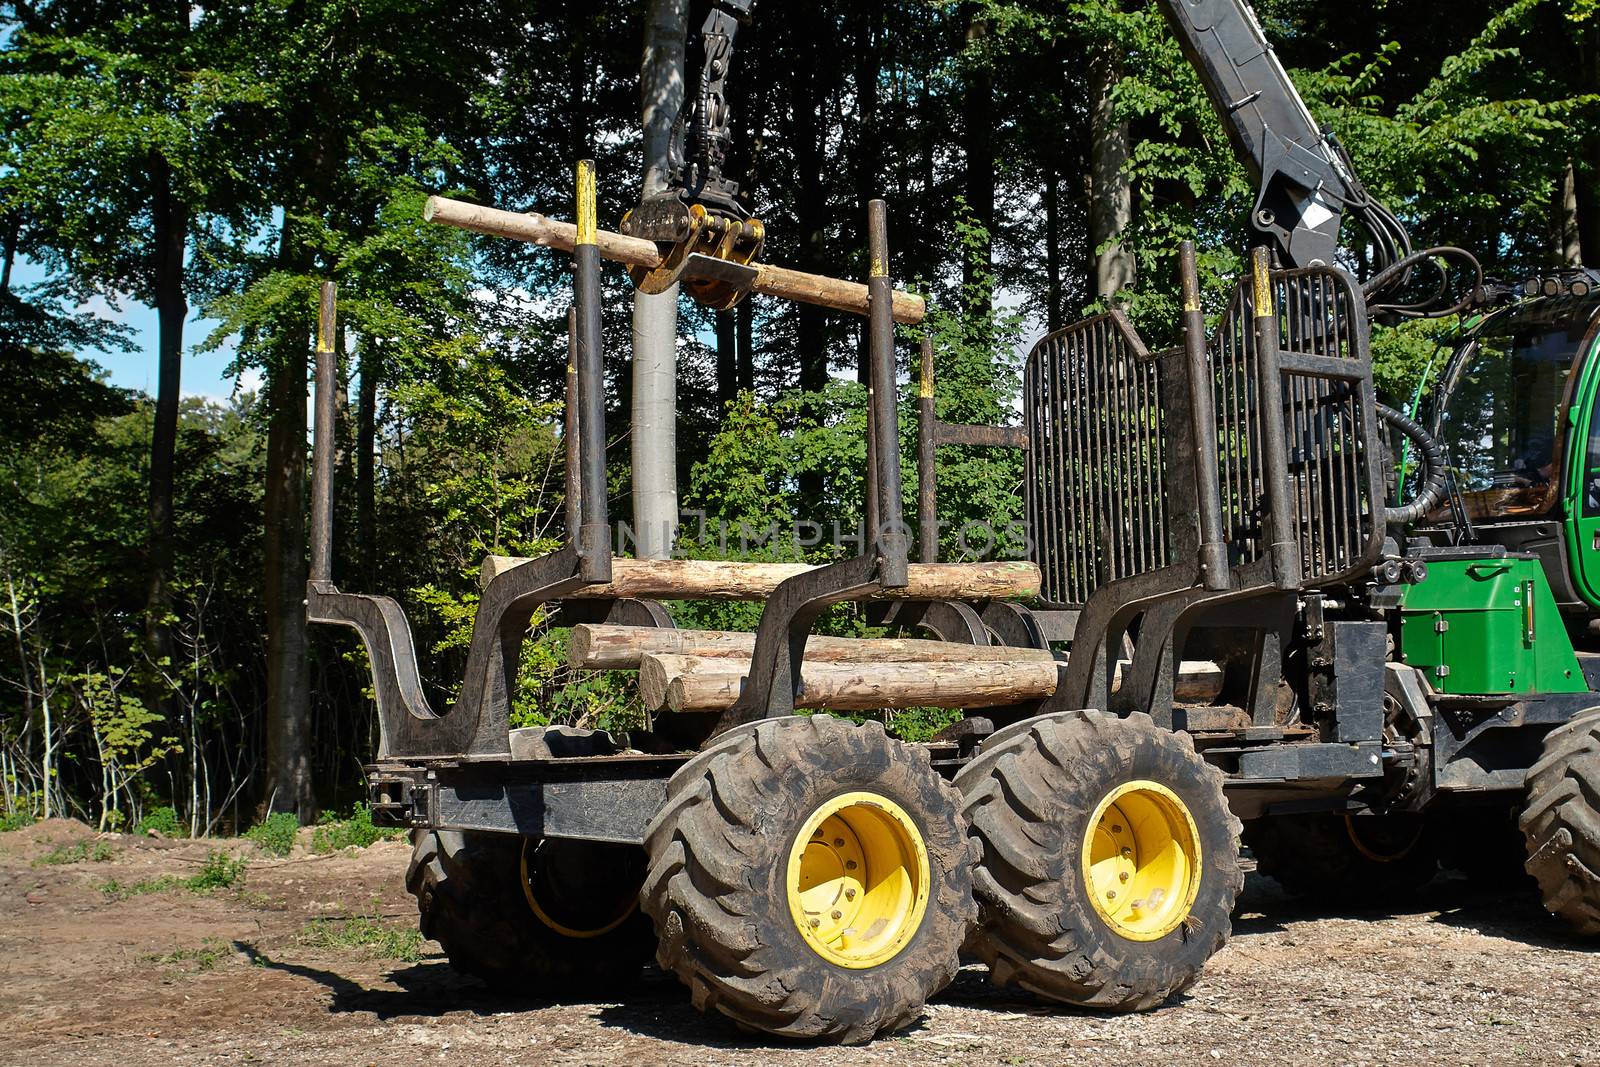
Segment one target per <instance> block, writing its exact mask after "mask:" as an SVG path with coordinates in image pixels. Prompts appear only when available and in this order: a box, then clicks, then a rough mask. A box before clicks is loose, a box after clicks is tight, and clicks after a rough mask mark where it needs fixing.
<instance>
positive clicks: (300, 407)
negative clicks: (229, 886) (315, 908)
mask: <svg viewBox="0 0 1600 1067" xmlns="http://www.w3.org/2000/svg"><path fill="white" fill-rule="evenodd" d="M273 357H274V358H273V365H272V367H271V368H270V369H269V372H268V376H267V403H268V407H269V411H270V412H271V414H270V416H269V421H268V423H267V490H266V502H265V503H266V518H267V530H266V544H265V548H266V611H267V768H266V770H267V777H266V782H265V783H264V799H265V802H266V807H267V810H269V811H292V812H295V813H296V814H297V815H298V816H299V817H300V821H301V822H302V823H307V822H310V821H311V820H312V819H313V818H314V817H315V815H316V799H315V796H314V794H313V791H312V781H311V761H310V757H309V748H310V743H311V738H310V727H311V722H310V709H309V703H310V688H309V679H310V671H309V665H308V663H307V661H306V647H307V646H306V614H305V606H304V601H305V595H306V576H307V570H306V517H305V502H306V487H305V466H306V373H307V358H306V335H305V333H304V331H303V330H298V329H294V328H291V327H288V326H287V325H286V326H285V328H284V329H283V330H282V331H281V335H280V339H279V342H278V344H277V346H276V351H275V352H274V353H273Z"/></svg>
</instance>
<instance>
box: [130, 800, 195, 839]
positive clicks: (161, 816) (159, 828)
mask: <svg viewBox="0 0 1600 1067" xmlns="http://www.w3.org/2000/svg"><path fill="white" fill-rule="evenodd" d="M133 829H134V832H135V833H140V834H146V833H149V832H150V831H151V830H154V831H155V832H156V833H158V834H160V835H161V836H162V837H182V836H184V827H183V826H181V825H180V824H179V823H178V812H177V809H176V808H174V807H172V806H171V805H170V804H169V805H167V806H166V807H160V808H154V809H152V810H150V811H147V812H145V814H144V818H142V819H140V820H139V825H137V826H135V827H134V828H133Z"/></svg>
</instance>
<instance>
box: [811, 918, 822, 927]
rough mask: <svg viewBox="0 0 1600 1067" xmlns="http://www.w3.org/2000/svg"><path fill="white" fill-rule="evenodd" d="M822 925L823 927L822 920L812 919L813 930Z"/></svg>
mask: <svg viewBox="0 0 1600 1067" xmlns="http://www.w3.org/2000/svg"><path fill="white" fill-rule="evenodd" d="M821 925H822V920H821V919H812V920H811V927H812V929H815V928H817V927H819V926H821Z"/></svg>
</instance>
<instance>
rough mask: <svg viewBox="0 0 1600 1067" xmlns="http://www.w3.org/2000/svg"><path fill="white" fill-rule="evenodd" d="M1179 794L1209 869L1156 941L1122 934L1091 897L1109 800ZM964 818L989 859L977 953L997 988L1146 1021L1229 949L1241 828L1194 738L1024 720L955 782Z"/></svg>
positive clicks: (980, 875)
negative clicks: (1090, 838)
mask: <svg viewBox="0 0 1600 1067" xmlns="http://www.w3.org/2000/svg"><path fill="white" fill-rule="evenodd" d="M1138 781H1147V782H1153V783H1157V784H1159V785H1160V786H1162V787H1165V788H1166V789H1168V790H1170V791H1171V792H1172V793H1173V794H1174V795H1175V796H1176V797H1177V798H1178V799H1179V800H1180V801H1181V802H1182V804H1183V806H1184V807H1186V808H1187V809H1188V812H1189V814H1190V816H1191V818H1192V820H1193V824H1194V831H1195V834H1196V836H1197V838H1198V845H1199V849H1200V863H1199V864H1198V865H1197V867H1196V868H1195V870H1196V871H1197V877H1198V885H1197V888H1196V889H1195V892H1194V899H1193V903H1192V905H1191V906H1190V907H1189V909H1188V912H1187V914H1185V915H1184V917H1183V919H1182V921H1181V922H1179V923H1178V924H1177V925H1176V927H1175V928H1173V929H1171V930H1170V932H1167V933H1165V934H1162V935H1160V936H1159V937H1157V938H1156V939H1154V940H1133V939H1129V938H1127V937H1124V936H1122V935H1121V934H1119V933H1118V932H1117V931H1116V930H1114V929H1113V928H1112V927H1111V925H1109V923H1108V922H1107V921H1106V920H1105V918H1104V917H1103V915H1102V913H1101V911H1100V910H1099V909H1097V908H1096V907H1095V905H1094V903H1093V901H1091V900H1090V899H1089V897H1090V892H1091V891H1090V889H1089V886H1088V882H1087V880H1086V876H1085V874H1084V873H1083V866H1082V862H1081V858H1082V856H1083V842H1084V839H1085V836H1086V834H1088V833H1089V832H1090V822H1091V819H1092V817H1093V816H1094V814H1095V813H1096V811H1097V810H1099V809H1100V808H1101V805H1102V801H1103V800H1104V799H1105V798H1107V797H1109V796H1111V795H1112V793H1113V792H1114V791H1115V790H1117V789H1118V788H1119V787H1121V786H1123V785H1124V784H1125V783H1130V782H1138ZM955 784H956V786H957V788H959V789H960V790H961V792H962V814H963V815H964V816H965V817H966V819H967V822H968V824H969V825H970V827H971V832H972V834H973V836H974V838H976V839H977V840H978V841H979V842H980V843H981V844H982V848H983V857H982V860H981V861H980V865H979V869H978V872H977V875H976V877H975V879H974V889H975V892H976V894H977V897H978V902H979V907H980V923H979V927H978V930H977V932H976V933H975V935H974V937H973V939H972V941H971V943H970V947H971V948H972V950H973V951H975V952H976V954H977V955H978V956H979V957H980V958H981V959H982V960H983V961H984V962H985V963H986V964H988V966H989V970H990V974H991V977H992V978H993V980H994V981H995V983H996V984H998V985H1001V986H1017V987H1020V988H1023V989H1027V990H1030V991H1032V992H1034V993H1036V994H1038V995H1040V996H1043V997H1047V998H1049V999H1052V1000H1060V1001H1065V1002H1067V1003H1070V1004H1076V1005H1081V1006H1085V1007H1092V1008H1097V1009H1100V1010H1106V1011H1143V1010H1145V1009H1148V1008H1152V1007H1155V1006H1156V1005H1158V1004H1160V1003H1161V1002H1162V1001H1164V1000H1166V999H1167V998H1168V997H1170V996H1172V995H1173V994H1175V993H1179V992H1182V991H1183V990H1185V989H1187V988H1189V987H1190V986H1191V985H1193V984H1194V982H1195V980H1196V979H1197V978H1198V976H1199V974H1200V971H1201V968H1202V967H1203V966H1204V965H1205V962H1206V961H1207V960H1208V959H1210V958H1211V956H1212V955H1213V954H1214V953H1216V952H1217V950H1218V949H1220V948H1222V946H1223V945H1224V944H1225V943H1226V942H1227V940H1228V936H1229V933H1230V932H1231V930H1232V923H1231V919H1230V913H1231V912H1232V910H1233V904H1234V899H1235V898H1236V897H1237V896H1238V893H1239V890H1240V888H1241V887H1242V885H1243V882H1244V876H1243V874H1242V872H1241V869H1240V866H1239V852H1238V834H1239V829H1240V826H1239V821H1238V820H1237V819H1235V818H1234V817H1233V815H1232V813H1231V812H1230V811H1229V810H1228V807H1227V802H1226V800H1225V799H1224V797H1223V793H1222V775H1221V772H1219V771H1218V770H1216V769H1215V768H1214V767H1211V766H1210V765H1208V764H1207V763H1206V762H1205V761H1204V760H1202V759H1200V758H1199V757H1198V756H1197V755H1195V752H1194V747H1193V743H1192V742H1191V741H1190V740H1189V738H1188V736H1187V735H1183V734H1174V733H1172V732H1171V731H1169V730H1164V729H1161V728H1159V727H1157V726H1155V724H1154V723H1153V722H1152V721H1151V720H1150V718H1149V717H1148V716H1146V715H1134V716H1130V717H1129V718H1127V719H1118V718H1114V717H1110V716H1106V715H1102V714H1101V713H1100V712H1097V711H1084V712H1070V713H1066V714H1062V715H1049V716H1041V717H1039V718H1036V719H1029V720H1025V721H1024V722H1021V723H1017V724H1015V725H1014V726H1011V727H1008V728H1007V729H1005V730H1003V731H1001V732H999V733H997V734H995V735H994V736H993V737H992V738H990V739H989V740H988V741H987V742H985V744H984V746H983V750H982V751H981V752H980V754H979V755H978V757H977V758H976V759H974V760H973V761H972V762H971V763H969V764H968V765H967V766H966V767H963V768H962V769H961V771H960V772H959V773H958V774H957V775H956V779H955Z"/></svg>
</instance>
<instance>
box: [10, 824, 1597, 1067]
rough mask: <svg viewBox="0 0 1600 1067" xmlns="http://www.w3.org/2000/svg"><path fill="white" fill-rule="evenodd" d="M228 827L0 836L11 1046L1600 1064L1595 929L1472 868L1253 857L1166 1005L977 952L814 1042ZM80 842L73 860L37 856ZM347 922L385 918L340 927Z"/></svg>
mask: <svg viewBox="0 0 1600 1067" xmlns="http://www.w3.org/2000/svg"><path fill="white" fill-rule="evenodd" d="M80 842H81V843H83V847H84V850H85V852H86V854H85V855H83V856H82V857H81V858H79V857H78V856H77V854H76V853H75V852H72V851H70V850H72V849H73V847H74V846H75V845H77V844H78V843H80ZM97 844H100V845H102V846H103V847H99V848H98V849H97V848H96V845H97ZM222 847H223V848H225V849H226V850H227V851H229V852H230V853H234V854H237V855H239V856H243V857H247V858H248V860H249V866H248V868H247V870H246V871H245V873H244V875H243V878H242V880H241V882H239V883H237V884H235V885H234V886H233V887H232V888H226V889H217V890H212V891H210V892H207V893H198V892H195V891H194V890H192V889H190V888H188V887H186V886H185V885H183V884H181V882H180V881H179V880H182V879H188V878H190V877H192V876H193V875H194V874H196V873H197V872H198V871H199V870H200V869H201V867H202V865H203V864H204V862H205V860H206V857H207V852H208V846H207V845H206V844H204V843H195V842H170V841H158V840H149V839H135V838H131V837H119V836H116V835H103V836H98V837H97V836H95V835H94V834H93V833H92V832H91V831H90V830H89V829H88V828H87V827H84V826H82V825H81V824H78V823H73V822H66V821H60V820H56V821H52V822H49V823H41V824H38V825H36V826H33V827H29V828H28V829H25V830H20V831H15V832H12V833H9V834H0V975H3V978H4V980H3V982H0V1034H3V1036H0V1064H17V1065H28V1067H43V1065H50V1064H73V1065H84V1067H90V1065H108V1067H110V1065H114V1067H145V1065H156V1064H160V1065H167V1064H175V1063H177V1064H238V1063H273V1064H319V1065H320V1064H395V1063H472V1064H474V1065H478V1067H486V1065H490V1064H501V1063H506V1064H541V1065H542V1064H610V1063H627V1064H629V1065H630V1067H646V1065H653V1064H707V1065H721V1064H757V1063H759V1064H768V1063H772V1064H800V1063H804V1064H807V1065H822V1064H876V1063H893V1064H896V1065H918V1064H974V1065H977V1064H1077V1063H1084V1064H1102V1063H1103V1064H1116V1065H1117V1067H1126V1065H1130V1064H1146V1063H1148V1064H1174V1063H1182V1064H1193V1063H1271V1064H1302V1063H1304V1064H1377V1063H1405V1064H1487V1063H1513V1062H1524V1061H1526V1062H1534V1061H1537V1062H1539V1063H1541V1064H1545V1065H1550V1064H1596V1065H1600V956H1597V955H1596V951H1595V949H1596V947H1600V946H1595V945H1593V944H1588V945H1585V944H1583V943H1579V942H1574V941H1570V940H1568V939H1566V938H1565V936H1564V935H1563V933H1562V931H1561V929H1560V928H1559V927H1558V926H1557V925H1556V924H1555V923H1554V921H1553V920H1550V919H1549V918H1548V917H1547V916H1545V915H1544V913H1543V912H1542V911H1541V910H1540V909H1539V908H1538V906H1537V903H1536V902H1535V901H1534V900H1533V899H1532V897H1531V896H1530V895H1529V894H1528V893H1526V892H1513V893H1509V894H1494V893H1486V892H1474V891H1473V890H1472V889H1471V887H1469V886H1467V885H1466V883H1464V882H1462V881H1459V880H1456V881H1446V882H1443V883H1440V884H1437V885H1435V886H1434V887H1432V888H1431V889H1430V890H1429V895H1428V896H1427V897H1425V898H1424V899H1423V900H1422V901H1419V902H1418V903H1417V904H1416V905H1414V906H1413V907H1414V908H1415V909H1417V910H1410V909H1408V910H1406V911H1404V912H1403V913H1400V914H1394V915H1382V916H1329V915H1324V914H1315V913H1310V912H1307V911H1304V910H1302V909H1299V908H1297V907H1295V906H1294V905H1292V904H1291V903H1290V902H1288V901H1286V900H1285V899H1284V898H1283V896H1282V894H1281V893H1280V892H1279V891H1278V890H1277V887H1276V886H1275V885H1274V883H1272V882H1271V881H1270V880H1269V879H1265V878H1260V877H1257V876H1255V875H1252V876H1251V877H1250V879H1249V882H1248V884H1247V886H1246V890H1245V896H1244V899H1243V900H1242V902H1241V907H1240V910H1239V914H1238V915H1237V916H1236V918H1235V922H1234V939H1233V942H1232V943H1231V944H1230V945H1229V946H1228V947H1227V948H1226V949H1225V950H1223V952H1222V953H1220V954H1219V955H1218V956H1217V957H1216V958H1215V959H1214V960H1213V961H1212V963H1211V966H1210V968H1209V969H1208V971H1207V973H1206V976H1205V977H1204V978H1203V979H1202V980H1201V982H1200V984H1199V985H1198V986H1196V987H1195V989H1194V990H1192V991H1191V993H1190V994H1189V995H1187V996H1185V997H1183V998H1181V999H1178V1000H1175V1001H1173V1002H1171V1003H1169V1004H1167V1005H1165V1006H1163V1007H1162V1008H1160V1009H1159V1010H1157V1011H1154V1012H1150V1013H1148V1014H1145V1015H1138V1016H1099V1015H1092V1014H1086V1013H1080V1012H1076V1011H1072V1010H1069V1009H1063V1008H1060V1007H1057V1006H1052V1005H1047V1004H1043V1003H1040V1002H1039V1001H1036V1000H1034V999H1032V998H1030V997H1021V996H1016V995H1013V994H1009V993H1005V992H1001V991H998V990H996V989H994V988H993V987H992V986H990V985H989V983H988V980H987V976H986V974H985V972H984V970H983V969H982V968H980V967H969V968H967V969H966V970H965V971H963V972H962V974H961V975H960V977H959V978H958V979H957V980H956V982H955V984H954V985H952V986H951V987H950V988H949V989H947V990H946V991H945V992H944V993H943V994H941V995H940V996H939V997H938V998H937V999H936V1000H935V1001H934V1002H933V1003H931V1004H930V1005H928V1009H927V1013H926V1015H925V1017H924V1018H923V1019H922V1021H921V1022H920V1023H919V1024H918V1025H916V1026H915V1027H913V1028H912V1029H910V1030H908V1031H906V1032H904V1033H902V1034H899V1035H896V1036H894V1037H891V1038H886V1039H882V1040H879V1041H877V1042H874V1043H873V1044H871V1045H868V1046H866V1047H863V1048H852V1049H837V1048H820V1049H818V1048H806V1047H801V1046H794V1045H787V1044H771V1043H768V1042H765V1041H762V1040H761V1039H758V1038H751V1037H749V1036H747V1035H743V1034H741V1033H739V1032H737V1031H736V1030H734V1029H733V1027H732V1026H731V1025H729V1024H727V1023H725V1022H724V1021H722V1020H720V1019H719V1018H709V1017H705V1016H701V1015H699V1014H698V1013H697V1012H695V1011H694V1010H693V1009H692V1008H691V1007H690V1005H689V999H688V995H687V993H686V992H685V991H684V990H683V988H682V987H681V986H679V984H678V983H677V982H676V980H674V979H672V978H671V977H670V976H666V975H662V974H660V973H658V972H654V971H651V972H649V973H647V974H646V976H645V978H644V980H643V981H642V983H641V984H640V985H639V987H638V988H637V989H634V990H630V991H628V993H627V996H626V999H625V1000H623V1001H622V1002H620V1003H587V1002H584V1003H549V1002H528V1001H525V1000H519V999H516V998H515V997H513V996H511V995H510V994H509V992H508V991H504V990H498V991H497V990H488V989H485V988H484V987H483V986H481V985H479V984H477V983H476V982H473V981H471V980H469V979H461V978H458V977H456V976H455V975H454V974H453V973H452V972H451V971H450V969H449V967H448V965H447V964H446V963H445V962H444V960H443V959H442V958H441V957H440V956H439V954H438V946H437V945H434V944H432V943H431V942H422V943H421V944H420V946H419V945H417V944H415V943H414V940H412V939H410V938H409V933H410V931H412V930H414V928H415V915H416V913H415V909H414V908H413V907H412V904H411V900H410V898H409V897H408V896H407V895H406V893H405V890H404V886H403V885H402V881H403V875H404V871H405V864H406V857H407V854H408V851H409V850H408V848H407V846H406V845H405V844H403V843H401V842H382V843H380V844H377V845H374V846H373V847H371V848H369V849H365V850H357V849H350V850H347V851H345V852H340V853H335V854H332V855H325V856H317V855H311V854H309V853H307V852H305V851H304V850H303V849H299V848H297V850H296V852H295V854H294V855H292V856H291V857H290V858H287V859H278V858H275V857H271V856H266V855H264V854H262V853H260V852H258V851H256V850H255V849H254V848H253V847H251V846H249V845H247V844H245V843H243V842H224V843H222ZM63 849H66V850H68V851H67V853H66V854H65V858H67V859H69V860H73V862H65V863H40V862H38V861H40V860H41V858H43V857H45V856H51V855H52V854H53V855H54V857H55V858H58V859H59V858H63V854H62V852H61V851H60V850H63ZM97 853H98V855H99V856H100V857H102V858H98V859H97V858H95V855H96V854H97ZM163 878H165V879H167V881H165V882H162V881H159V879H163ZM111 881H115V882H116V883H117V885H119V886H121V887H122V890H121V892H117V891H115V889H114V888H113V890H112V891H110V892H108V891H107V883H108V882H111ZM134 886H137V887H140V888H143V889H145V890H147V891H145V892H138V893H130V892H129V891H128V887H134ZM1424 909H1425V910H1424ZM318 920H322V922H320V923H319V922H318ZM352 920H354V923H355V925H354V926H353V927H352V926H350V925H349V924H350V922H351V921H352ZM351 929H355V930H357V931H360V932H363V933H365V934H368V935H370V936H368V937H366V938H360V937H356V938H343V939H340V938H329V937H327V936H325V935H326V934H327V932H328V931H329V930H341V931H349V930H351ZM363 940H366V941H372V942H375V943H373V944H361V943H359V942H360V941H363ZM406 957H412V958H409V959H408V958H406Z"/></svg>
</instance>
